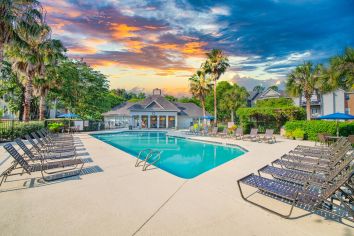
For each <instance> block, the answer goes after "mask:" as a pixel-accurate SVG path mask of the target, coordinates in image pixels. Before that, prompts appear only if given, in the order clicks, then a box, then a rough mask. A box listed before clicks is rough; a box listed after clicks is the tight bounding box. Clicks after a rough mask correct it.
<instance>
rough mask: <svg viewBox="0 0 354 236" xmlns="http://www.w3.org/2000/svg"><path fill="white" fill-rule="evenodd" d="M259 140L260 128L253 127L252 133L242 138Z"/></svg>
mask: <svg viewBox="0 0 354 236" xmlns="http://www.w3.org/2000/svg"><path fill="white" fill-rule="evenodd" d="M245 139H249V140H251V141H259V135H258V129H251V132H250V134H248V135H245V136H243V138H242V140H245Z"/></svg>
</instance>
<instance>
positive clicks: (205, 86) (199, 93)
mask: <svg viewBox="0 0 354 236" xmlns="http://www.w3.org/2000/svg"><path fill="white" fill-rule="evenodd" d="M189 81H190V85H189V86H190V92H191V93H192V95H193V96H194V97H196V98H198V99H199V100H200V103H201V105H202V110H203V116H204V117H205V97H206V96H207V95H208V94H209V92H210V90H211V83H210V82H211V81H210V79H209V78H208V77H207V75H206V73H205V71H204V70H198V71H197V72H196V73H195V74H194V75H193V76H192V77H191V78H189ZM205 123H206V122H205V118H204V119H203V124H204V125H205Z"/></svg>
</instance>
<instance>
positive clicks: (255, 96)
mask: <svg viewBox="0 0 354 236" xmlns="http://www.w3.org/2000/svg"><path fill="white" fill-rule="evenodd" d="M281 97H288V96H287V95H286V94H285V92H284V91H276V90H274V89H272V88H268V89H266V90H264V91H263V92H256V91H252V92H250V96H249V97H248V99H247V104H248V106H249V107H253V106H255V104H256V103H257V101H258V100H265V99H269V98H281Z"/></svg>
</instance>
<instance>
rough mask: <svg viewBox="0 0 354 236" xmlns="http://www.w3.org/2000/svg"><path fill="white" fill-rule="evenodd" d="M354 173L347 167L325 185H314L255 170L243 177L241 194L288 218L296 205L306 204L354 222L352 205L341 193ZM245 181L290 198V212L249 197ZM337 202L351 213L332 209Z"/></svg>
mask: <svg viewBox="0 0 354 236" xmlns="http://www.w3.org/2000/svg"><path fill="white" fill-rule="evenodd" d="M353 174H354V172H353V171H352V170H350V171H347V173H345V174H343V175H341V176H339V178H337V179H335V180H332V181H325V183H324V184H323V185H322V187H321V188H319V187H318V186H313V185H305V186H301V185H298V184H294V183H289V182H286V181H281V180H277V179H268V178H265V177H262V176H258V175H255V174H250V175H247V176H245V177H244V178H242V179H239V180H238V181H237V184H238V187H239V190H240V194H241V197H242V198H243V199H244V200H245V201H247V202H249V203H251V204H253V205H256V206H258V207H261V208H262V209H264V210H267V211H269V212H271V213H274V214H276V215H278V216H281V217H284V218H290V216H291V214H292V211H293V208H294V207H295V206H302V207H306V208H307V209H309V210H310V211H312V212H313V211H315V210H317V209H320V210H323V211H327V212H330V213H331V214H334V215H338V216H340V217H344V218H346V219H348V220H350V221H353V222H354V220H353V219H354V211H353V209H352V207H351V206H350V205H349V204H348V203H347V202H345V201H344V200H343V197H342V196H340V195H338V194H337V190H339V189H340V188H341V187H342V186H343V185H344V184H345V183H347V182H348V181H349V179H350V178H351V177H352V175H353ZM241 183H242V184H245V185H248V186H251V187H254V188H256V189H258V190H259V191H260V192H261V193H263V194H265V195H268V196H269V195H270V196H273V197H275V198H278V199H279V198H280V199H282V200H283V201H284V200H285V201H287V202H289V203H290V206H291V207H290V211H289V213H288V214H281V213H279V212H277V211H275V210H272V209H271V208H268V207H265V206H263V205H260V204H258V203H256V202H253V201H251V200H249V199H247V198H246V197H245V196H244V194H243V191H242V188H241ZM333 198H337V199H338V200H339V201H340V205H337V204H335V203H334V202H333V201H332V199H333ZM328 206H330V207H328ZM333 206H336V209H337V210H338V208H340V209H341V210H342V211H345V212H347V213H348V214H347V215H344V216H343V215H341V214H338V212H337V211H332V209H334V208H333Z"/></svg>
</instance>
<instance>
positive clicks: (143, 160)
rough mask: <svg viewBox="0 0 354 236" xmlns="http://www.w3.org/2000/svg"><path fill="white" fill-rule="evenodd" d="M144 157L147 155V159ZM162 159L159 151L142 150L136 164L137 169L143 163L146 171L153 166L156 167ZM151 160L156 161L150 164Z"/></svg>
mask: <svg viewBox="0 0 354 236" xmlns="http://www.w3.org/2000/svg"><path fill="white" fill-rule="evenodd" d="M143 155H145V157H144V158H143ZM160 158H161V151H158V150H153V149H151V148H147V149H144V150H141V151H140V152H139V155H138V158H137V159H136V162H135V167H139V166H140V164H141V163H144V164H143V169H142V170H143V171H146V169H147V168H148V167H149V166H151V165H154V164H155V163H157V162H158V161H159V160H160ZM150 159H155V160H154V161H152V162H150V163H149V162H148V161H149V160H150Z"/></svg>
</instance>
